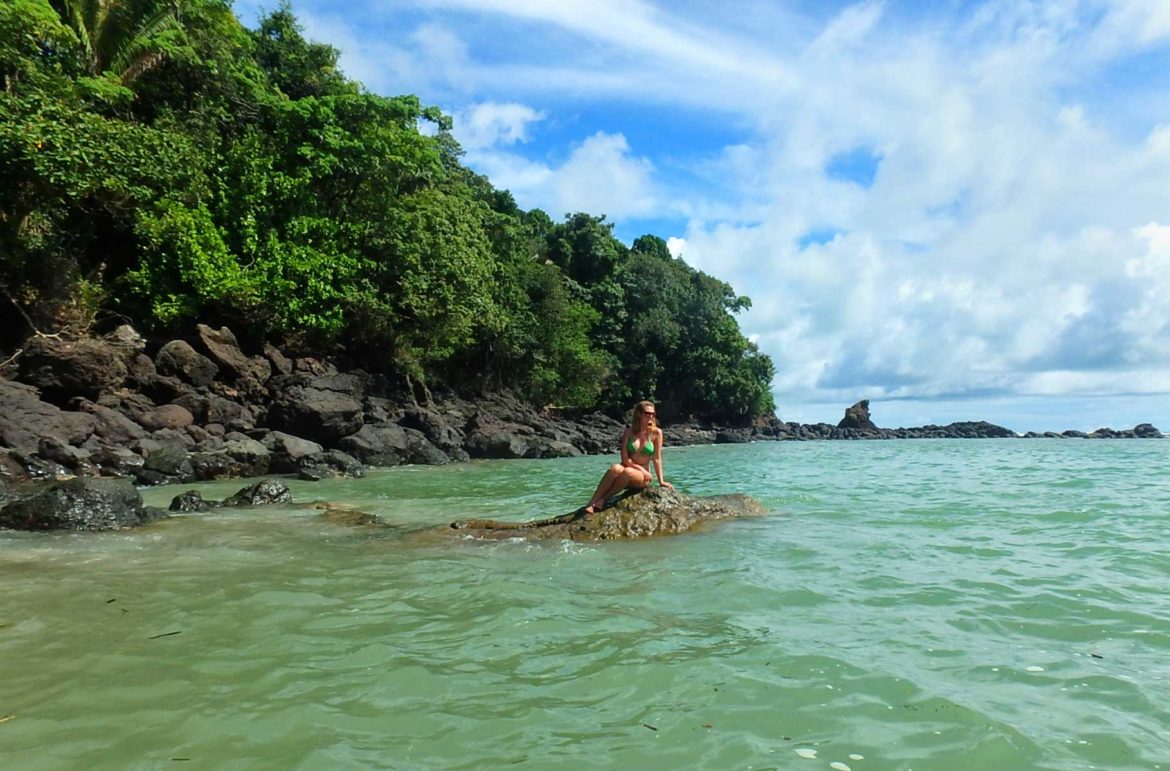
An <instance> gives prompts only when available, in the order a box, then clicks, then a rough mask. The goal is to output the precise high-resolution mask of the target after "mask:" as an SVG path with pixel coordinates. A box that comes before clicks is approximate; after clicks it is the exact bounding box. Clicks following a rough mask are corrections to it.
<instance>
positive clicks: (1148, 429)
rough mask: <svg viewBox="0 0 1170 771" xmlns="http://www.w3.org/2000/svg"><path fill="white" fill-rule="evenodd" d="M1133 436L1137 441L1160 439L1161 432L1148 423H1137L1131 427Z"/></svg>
mask: <svg viewBox="0 0 1170 771" xmlns="http://www.w3.org/2000/svg"><path fill="white" fill-rule="evenodd" d="M1133 435H1134V436H1135V437H1137V438H1138V439H1161V438H1162V432H1161V431H1159V430H1158V429H1156V428H1154V426H1152V425H1150V424H1149V423H1138V424H1137V425H1136V426H1134V427H1133Z"/></svg>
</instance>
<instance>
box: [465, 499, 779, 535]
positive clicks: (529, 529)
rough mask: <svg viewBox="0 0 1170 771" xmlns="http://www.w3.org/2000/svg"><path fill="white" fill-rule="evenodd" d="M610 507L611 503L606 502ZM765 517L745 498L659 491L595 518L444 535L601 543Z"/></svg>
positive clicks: (577, 516)
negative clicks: (716, 522)
mask: <svg viewBox="0 0 1170 771" xmlns="http://www.w3.org/2000/svg"><path fill="white" fill-rule="evenodd" d="M607 503H609V502H607ZM764 513H765V511H764V507H763V506H761V505H760V503H759V502H758V501H756V500H755V499H753V498H750V497H748V496H746V495H718V496H713V497H709V498H695V497H693V496H689V495H684V494H682V493H679V492H675V491H673V490H667V489H664V488H661V487H656V488H651V489H649V490H646V491H644V492H642V493H640V494H632V495H626V496H624V497H620V498H619V499H618V500H616V502H614V503H612V505H609V506H607V508H604V509H602V510H601V511H598V512H595V513H593V514H586V513H585V512H584V510H583V509H579V510H578V511H576V512H573V513H572V514H565V515H563V516H560V517H552V518H551V519H543V520H537V521H535V522H500V521H498V520H490V519H472V520H465V521H461V522H453V523H452V524H451V525H450V527H449V528H446V529H445V530H446V532H449V533H454V534H461V535H471V536H474V537H477V538H491V539H504V538H529V539H548V538H553V539H571V540H574V541H601V540H611V539H616V538H623V539H626V538H645V537H647V536H654V535H674V534H676V533H684V532H686V531H688V530H691V529H693V528H694V527H696V526H697V525H699V524H701V523H703V522H709V521H713V520H718V519H727V518H730V517H758V516H762V515H763V514H764Z"/></svg>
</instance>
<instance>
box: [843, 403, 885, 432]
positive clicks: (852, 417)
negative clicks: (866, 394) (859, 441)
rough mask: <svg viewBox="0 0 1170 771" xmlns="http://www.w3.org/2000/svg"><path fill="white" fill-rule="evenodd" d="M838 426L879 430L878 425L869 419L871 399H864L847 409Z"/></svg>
mask: <svg viewBox="0 0 1170 771" xmlns="http://www.w3.org/2000/svg"><path fill="white" fill-rule="evenodd" d="M837 428H854V429H861V430H864V431H877V430H878V427H877V426H875V425H874V424H873V421H872V420H870V419H869V399H862V400H861V401H859V402H857V404H854V405H853V406H852V407H850V408H848V409H847V410H845V417H843V418H842V419H841V422H840V423H838V424H837Z"/></svg>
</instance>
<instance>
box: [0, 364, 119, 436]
mask: <svg viewBox="0 0 1170 771" xmlns="http://www.w3.org/2000/svg"><path fill="white" fill-rule="evenodd" d="M96 424H97V420H96V418H94V416H92V415H86V414H85V413H81V412H69V411H65V410H62V409H61V408H59V407H57V406H55V405H52V404H49V403H48V402H43V401H41V399H40V397H39V395H38V394H37V391H36V389H35V388H33V387H32V386H29V385H25V384H24V383H16V382H13V381H11V380H4V379H2V378H0V445H3V446H5V447H11V448H12V449H14V450H19V451H20V452H21V453H24V454H26V455H32V454H34V453H36V452H37V451H38V450H39V449H40V443H41V439H42V438H55V439H57V440H58V441H59V442H60V443H61V444H72V445H79V444H81V443H82V442H84V441H85V440H86V439H88V438H89V436H90V435H91V434H93V430H94V426H95V425H96Z"/></svg>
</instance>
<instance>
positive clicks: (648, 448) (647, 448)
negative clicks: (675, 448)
mask: <svg viewBox="0 0 1170 771" xmlns="http://www.w3.org/2000/svg"><path fill="white" fill-rule="evenodd" d="M626 450H628V451H629V452H631V453H634V452H638V448H637V447H636V446H635V445H634V437H632V436H631V437H630V441H628V442H626ZM642 452H644V453H646V454H647V455H653V454H654V442H653V441H651V440H650V439H647V440H646V441H645V442H642Z"/></svg>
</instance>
